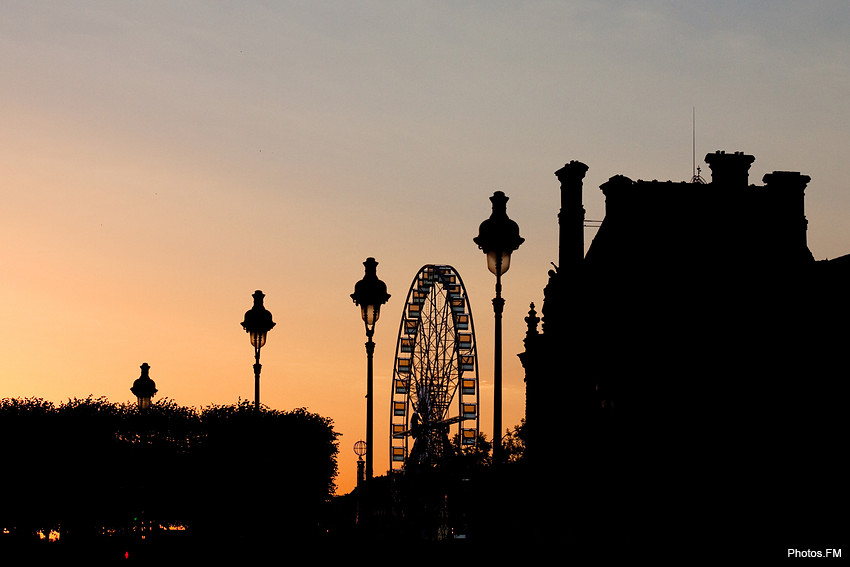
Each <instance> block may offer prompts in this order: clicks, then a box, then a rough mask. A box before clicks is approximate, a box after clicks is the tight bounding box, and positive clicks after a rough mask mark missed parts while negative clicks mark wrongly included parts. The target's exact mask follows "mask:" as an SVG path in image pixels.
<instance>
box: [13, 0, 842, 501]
mask: <svg viewBox="0 0 850 567" xmlns="http://www.w3.org/2000/svg"><path fill="white" fill-rule="evenodd" d="M0 9H2V13H3V18H2V20H0V84H2V85H3V88H2V89H0V104H2V108H3V109H4V125H3V128H2V129H0V168H1V170H2V176H0V191H2V194H3V211H4V219H3V223H0V238H2V241H3V242H4V243H5V244H4V246H3V250H4V252H3V256H4V257H3V266H4V267H3V273H4V276H3V280H2V284H0V285H2V287H0V305H2V307H3V311H4V317H3V320H4V323H3V324H2V325H0V329H2V334H0V340H2V344H4V345H5V346H4V347H3V351H4V352H3V353H2V356H0V361H2V362H0V365H1V366H0V380H2V382H0V384H2V385H3V388H2V392H0V394H2V395H10V396H24V395H39V396H43V397H45V398H48V399H53V400H55V401H62V400H63V399H65V398H67V397H69V396H85V395H88V394H90V393H91V394H94V395H96V396H99V395H105V396H107V397H109V398H110V399H113V400H123V399H129V398H130V395H129V387H130V384H131V383H132V380H133V379H135V378H136V377H138V367H139V365H140V364H141V363H142V362H148V363H149V364H151V376H152V377H153V378H154V379H155V380H157V383H158V385H159V387H160V391H161V394H162V395H165V396H169V397H172V398H174V399H175V400H176V401H178V402H179V403H182V404H186V405H205V404H208V403H231V402H233V401H235V399H236V398H237V397H238V396H241V397H243V398H250V397H252V392H253V390H252V375H251V368H250V365H251V363H252V360H251V352H250V345H248V341H247V338H246V337H245V336H244V334H243V333H242V330H241V328H240V327H239V324H238V323H239V321H241V316H242V314H243V313H244V311H245V310H246V309H247V308H248V307H250V303H251V293H252V292H253V291H254V289H257V288H260V289H263V290H264V291H265V292H266V294H267V305H268V306H269V309H271V310H272V312H273V313H274V315H275V318H276V320H277V321H278V326H277V327H276V328H275V329H274V331H273V332H272V334H271V335H270V337H269V342H268V343H267V346H266V348H265V349H264V352H263V357H264V358H263V360H264V370H263V373H264V374H263V398H264V401H265V402H266V403H268V404H269V405H272V406H273V407H277V408H280V409H288V408H292V407H297V406H307V407H308V408H309V409H311V410H313V411H317V412H319V413H322V414H323V415H327V416H329V417H331V418H333V419H334V420H335V422H336V424H337V429H338V430H339V431H341V432H342V433H343V435H344V436H343V438H342V440H341V452H342V457H343V459H344V460H343V461H342V462H341V464H342V467H343V473H345V474H346V475H347V476H346V477H345V480H344V481H343V482H342V483H341V484H342V487H343V488H344V489H349V488H350V484H351V478H353V467H354V465H353V459H354V456H353V453H352V452H351V450H350V447H351V445H353V443H354V442H355V441H356V440H357V439H358V438H360V437H361V436H362V435H363V434H364V433H363V430H364V427H363V424H362V422H363V421H364V419H365V418H364V417H363V416H364V413H365V402H363V401H362V396H363V394H365V377H364V374H365V360H364V353H363V346H362V342H363V339H364V337H363V334H362V324H361V323H360V320H359V317H358V312H357V310H356V308H355V307H354V306H353V305H352V304H351V301H350V298H349V297H348V294H349V293H351V291H352V290H353V285H354V282H355V281H357V280H358V279H359V278H360V277H361V276H362V261H363V260H364V259H365V258H366V257H367V256H374V257H376V258H377V259H378V261H379V262H380V265H379V267H378V273H379V276H381V278H382V279H383V280H384V281H385V282H387V284H388V286H389V287H390V293H391V294H393V298H392V299H391V300H390V303H389V304H388V306H387V308H386V309H385V311H384V315H383V317H382V320H381V323H379V327H378V331H377V335H376V341H377V342H378V350H377V351H376V372H377V373H378V379H379V380H383V381H384V382H380V381H379V382H378V384H377V385H376V388H377V389H378V390H379V397H378V400H377V406H376V407H377V411H376V413H377V415H378V423H377V425H376V426H377V427H378V428H379V429H378V430H377V435H378V436H379V437H380V435H381V434H382V433H381V432H382V431H384V432H385V428H386V425H387V423H388V422H389V416H388V411H387V412H384V411H383V410H382V409H381V408H383V407H385V406H386V407H388V404H389V385H388V384H389V382H388V381H389V377H390V373H391V367H392V357H393V353H394V350H395V339H396V335H397V331H398V320H399V317H400V314H401V308H402V305H401V302H402V301H403V298H404V296H405V294H406V291H407V287H408V286H409V284H410V281H411V279H412V278H413V276H414V275H415V274H416V272H417V270H418V269H419V268H420V267H421V266H422V265H423V264H425V263H431V262H434V263H448V264H452V265H454V266H455V267H456V268H457V269H458V270H459V272H460V273H461V275H462V276H463V279H464V281H465V282H466V284H467V288H468V290H469V292H470V294H471V297H472V302H473V308H474V314H475V318H476V330H477V331H478V334H479V338H478V340H479V347H480V352H479V357H480V360H481V372H482V380H483V381H485V382H486V381H489V378H488V373H489V372H491V370H492V360H491V358H492V350H491V349H492V346H491V345H492V311H491V309H490V305H489V301H490V298H491V297H492V293H493V292H492V289H493V288H492V285H493V282H492V278H491V276H490V274H489V273H488V272H487V271H486V269H485V266H484V259H483V255H482V254H481V253H480V252H479V251H478V250H477V249H476V247H475V245H474V244H473V243H472V237H473V236H474V235H475V234H476V231H477V228H478V223H480V222H481V220H483V219H484V218H486V217H487V216H488V215H489V206H490V203H489V201H488V197H489V196H490V195H491V194H492V193H493V191H495V190H503V191H505V192H506V193H507V195H508V196H509V197H510V199H511V200H510V202H509V203H508V212H509V214H510V215H511V217H512V218H514V219H515V220H516V221H517V222H518V223H519V224H520V227H521V232H522V235H523V236H524V237H525V238H526V243H525V244H523V246H522V248H520V250H519V251H518V252H517V255H516V257H515V260H514V262H513V264H512V266H513V267H512V268H511V272H510V274H509V275H508V276H507V278H506V281H505V296H506V298H507V302H508V303H507V306H506V313H505V321H506V331H505V333H506V334H505V357H506V358H505V364H506V372H507V376H506V393H505V396H506V400H505V404H506V407H505V417H504V419H503V422H504V424H505V426H511V425H513V424H516V423H518V422H519V419H520V418H521V417H522V411H523V396H524V387H523V383H522V374H521V369H520V367H519V364H518V361H517V360H516V358H515V356H514V354H515V353H517V352H519V351H520V350H521V348H522V346H521V339H522V332H523V330H524V323H523V321H522V317H523V316H524V314H525V312H526V310H527V309H528V304H529V302H531V301H535V302H537V303H538V305H539V304H540V302H541V301H542V288H543V285H544V284H545V281H546V271H547V270H548V268H549V262H550V261H552V260H555V259H556V258H557V250H556V230H557V224H556V222H557V221H556V214H557V208H558V186H557V181H556V179H555V177H554V175H553V174H552V173H553V172H554V171H555V170H556V169H558V168H559V167H560V166H562V165H563V164H564V163H565V162H567V161H569V160H573V159H577V160H581V161H583V162H585V163H586V164H587V165H588V166H589V168H590V169H589V171H588V174H587V178H586V183H585V188H586V189H585V203H586V207H587V210H588V216H589V217H591V218H601V216H602V215H603V214H604V204H603V200H602V195H601V193H600V192H599V190H598V186H599V185H600V184H601V183H603V182H604V181H605V180H607V179H608V178H609V177H610V176H612V175H615V174H624V175H627V176H629V177H631V178H633V179H672V180H686V179H689V178H690V176H691V172H692V152H693V148H692V125H691V118H692V112H693V110H694V109H695V110H696V154H697V160H698V165H700V164H701V162H702V157H703V156H704V155H705V154H706V153H708V152H713V151H715V150H718V149H722V150H726V151H745V152H747V153H752V154H754V155H755V156H756V162H755V164H754V165H753V167H752V169H751V178H750V179H751V182H753V183H761V177H762V175H763V174H764V173H767V172H770V171H773V170H793V171H802V172H803V173H805V174H808V175H810V176H811V177H812V182H811V184H810V186H809V190H808V191H807V215H808V219H809V244H810V248H811V249H812V251H813V253H814V255H815V257H816V258H825V257H835V256H838V255H841V254H844V253H847V252H850V228H848V226H850V224H848V222H847V220H848V218H850V194H848V191H847V183H846V180H845V171H844V170H845V162H846V158H845V154H846V152H847V149H848V148H850V129H848V118H850V39H848V34H847V29H848V24H850V5H848V4H847V3H846V2H843V1H842V2H805V3H804V2H789V1H772V2H716V1H712V2H689V3H681V2H651V1H650V2H647V1H642V2H604V1H602V2H601V1H594V2H589V1H587V2H429V3H419V2H240V3H235V2H179V3H177V2H144V3H142V2H115V1H109V2H37V1H26V2H18V1H9V0H2V1H0ZM706 169H707V168H706ZM704 174H705V175H706V176H707V175H708V172H707V171H705V172H704ZM730 214H733V215H734V211H731V212H730ZM592 236H593V233H592V231H589V232H588V235H587V238H588V241H589V239H590V238H592ZM382 384H383V385H382ZM486 387H487V386H486V384H485V386H484V388H486ZM484 391H485V394H484V396H485V397H484V398H483V399H482V404H484V406H485V407H483V408H482V416H483V420H482V428H483V429H484V431H486V432H487V433H488V436H489V435H490V434H491V431H490V428H491V424H492V414H491V411H492V410H491V405H490V404H491V398H490V397H488V394H487V392H491V390H486V389H485V390H484ZM382 404H385V406H384V405H382ZM385 413H386V414H387V415H385ZM381 428H384V429H381ZM382 439H383V438H382ZM377 457H379V460H377V461H376V472H377V471H380V470H381V469H382V467H386V466H387V463H386V461H385V460H381V459H385V457H386V455H385V453H384V452H382V451H381V449H380V448H379V450H378V453H377ZM346 467H347V468H346ZM348 468H350V469H352V470H351V471H349V470H348Z"/></svg>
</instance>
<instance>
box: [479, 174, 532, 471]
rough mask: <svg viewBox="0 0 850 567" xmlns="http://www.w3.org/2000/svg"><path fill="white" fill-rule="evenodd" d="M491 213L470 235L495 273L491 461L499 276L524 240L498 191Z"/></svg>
mask: <svg viewBox="0 0 850 567" xmlns="http://www.w3.org/2000/svg"><path fill="white" fill-rule="evenodd" d="M490 202H491V203H493V212H492V213H491V214H490V218H488V219H487V220H485V221H484V222H482V223H481V226H480V227H479V228H478V236H476V237H475V238H473V239H472V240H473V242H475V243H476V244H477V245H478V247H479V248H480V249H481V250H483V251H484V253H485V254H486V255H487V269H489V270H490V271H491V272H492V273H493V274H494V275H495V276H496V297H494V298H493V312H494V314H495V319H496V322H495V323H496V331H495V343H496V345H495V360H494V365H493V386H494V390H495V391H494V394H493V463H494V464H498V463H499V462H500V461H501V459H502V312H503V311H504V307H505V300H504V299H502V275H503V274H504V273H505V272H507V271H508V269H509V268H510V267H511V253H512V252H513V251H514V250H516V249H517V248H519V246H520V244H522V243H523V242H525V239H524V238H522V237H521V236H520V235H519V225H517V223H515V222H514V221H512V220H511V219H509V218H508V213H507V203H508V198H507V197H506V196H505V194H504V193H503V192H501V191H496V192H495V193H493V196H492V197H490Z"/></svg>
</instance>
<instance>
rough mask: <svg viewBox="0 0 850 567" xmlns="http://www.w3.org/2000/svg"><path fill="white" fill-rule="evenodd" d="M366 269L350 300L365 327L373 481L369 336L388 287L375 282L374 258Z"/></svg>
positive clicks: (368, 440) (372, 350)
mask: <svg viewBox="0 0 850 567" xmlns="http://www.w3.org/2000/svg"><path fill="white" fill-rule="evenodd" d="M363 265H364V266H366V275H364V276H363V279H362V280H360V281H359V282H357V283H356V284H355V285H354V293H352V294H351V299H353V300H354V304H355V305H358V306H359V307H360V314H361V316H362V317H363V323H365V325H366V480H367V481H370V480H372V463H373V455H374V453H375V451H374V447H375V446H374V444H373V443H372V437H373V435H372V433H373V421H374V420H373V402H374V396H373V391H372V355H373V354H374V353H375V343H374V342H372V336H373V335H374V334H375V323H376V322H377V321H378V317H379V316H380V315H381V305H383V304H384V303H386V302H387V300H388V299H389V298H390V294H388V293H387V285H386V284H385V283H384V282H382V281H381V280H379V279H378V273H377V270H378V262H376V261H375V259H374V258H366V261H365V262H363Z"/></svg>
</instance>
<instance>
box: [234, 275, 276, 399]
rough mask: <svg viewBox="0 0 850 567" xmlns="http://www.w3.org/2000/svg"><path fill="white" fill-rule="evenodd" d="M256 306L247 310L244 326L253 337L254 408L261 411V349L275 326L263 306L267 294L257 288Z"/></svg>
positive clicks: (255, 295)
mask: <svg viewBox="0 0 850 567" xmlns="http://www.w3.org/2000/svg"><path fill="white" fill-rule="evenodd" d="M253 297H254V306H253V307H251V309H249V310H248V311H246V312H245V320H244V321H242V327H243V328H244V329H245V332H247V333H248V335H249V336H250V337H251V346H253V347H254V360H255V362H254V409H255V410H256V411H258V412H259V411H260V370H261V369H262V368H263V367H262V365H261V364H260V349H261V348H263V345H264V344H266V334H267V333H268V332H269V331H271V330H272V328H273V327H274V326H275V323H274V321H272V314H271V313H269V311H268V310H267V309H266V308H265V307H263V298H264V297H265V294H263V292H262V291H260V290H257V291H255V292H254V295H253Z"/></svg>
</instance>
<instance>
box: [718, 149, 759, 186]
mask: <svg viewBox="0 0 850 567" xmlns="http://www.w3.org/2000/svg"><path fill="white" fill-rule="evenodd" d="M755 160H756V158H755V157H754V156H751V155H747V154H745V153H744V152H735V153H734V154H727V153H726V152H723V151H720V150H718V151H716V152H714V153H713V154H707V155H706V156H705V163H707V164H708V167H710V168H711V182H712V183H713V184H715V185H723V186H726V187H727V188H729V189H733V190H738V189H745V188H746V187H747V186H748V185H749V171H750V166H751V165H752V164H753V162H754V161H755Z"/></svg>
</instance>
